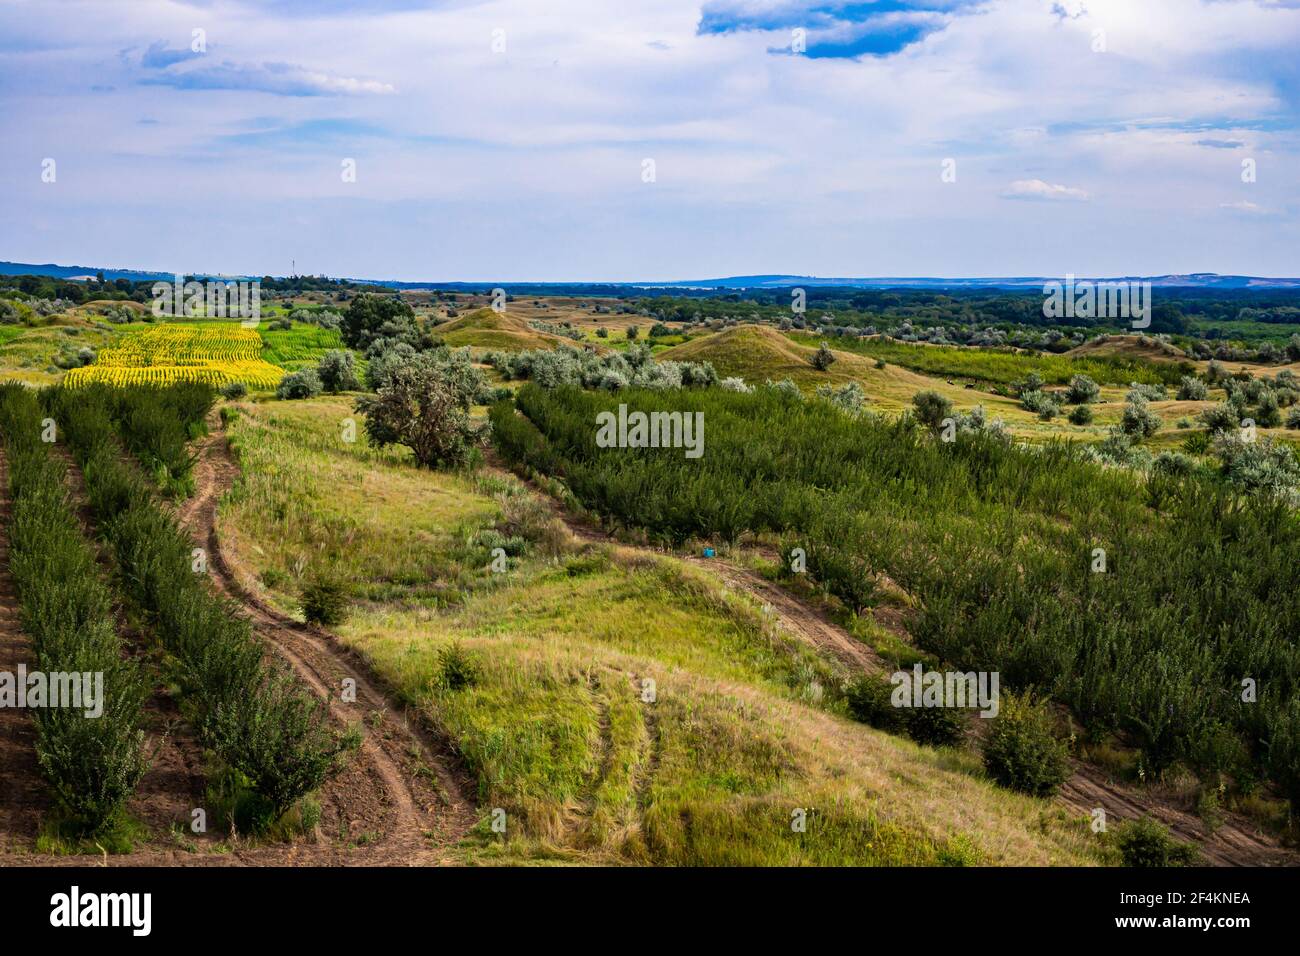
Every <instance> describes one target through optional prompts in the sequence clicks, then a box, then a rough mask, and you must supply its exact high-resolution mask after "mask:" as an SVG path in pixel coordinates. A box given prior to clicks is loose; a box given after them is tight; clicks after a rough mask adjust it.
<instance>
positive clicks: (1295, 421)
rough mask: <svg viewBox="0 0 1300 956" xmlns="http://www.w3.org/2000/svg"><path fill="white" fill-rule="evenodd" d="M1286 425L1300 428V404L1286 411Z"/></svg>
mask: <svg viewBox="0 0 1300 956" xmlns="http://www.w3.org/2000/svg"><path fill="white" fill-rule="evenodd" d="M1286 427H1287V428H1300V406H1296V407H1295V408H1292V409H1291V410H1290V411H1289V412H1287V413H1286Z"/></svg>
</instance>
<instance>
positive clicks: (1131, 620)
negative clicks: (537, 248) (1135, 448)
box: [491, 384, 1300, 805]
mask: <svg viewBox="0 0 1300 956" xmlns="http://www.w3.org/2000/svg"><path fill="white" fill-rule="evenodd" d="M517 402H518V408H519V409H520V410H521V411H522V412H523V413H524V416H520V415H518V414H516V412H515V410H514V408H512V407H511V406H510V405H509V404H508V403H500V404H498V405H495V406H493V408H492V410H491V418H492V423H493V431H494V437H495V441H496V442H497V444H498V446H499V447H500V448H501V450H502V452H503V453H504V454H505V456H506V457H507V458H508V459H511V460H513V461H516V462H526V463H527V464H528V465H530V466H532V467H533V468H535V469H537V470H538V471H541V472H545V473H547V474H551V475H559V476H561V477H563V479H564V480H565V481H566V483H567V484H568V486H569V489H570V490H571V491H572V493H573V494H574V495H575V496H576V497H577V498H578V499H579V500H580V501H581V502H582V503H583V504H584V505H585V506H587V507H589V508H591V509H593V510H596V511H598V512H600V513H602V514H605V515H612V516H615V517H617V518H618V519H619V520H622V521H624V522H626V523H628V524H631V525H636V526H639V527H643V528H646V529H648V530H649V531H650V532H651V533H652V534H654V535H657V536H659V537H660V538H662V539H664V540H666V541H668V542H669V543H674V544H680V543H681V542H683V541H685V540H687V539H689V538H691V537H707V536H718V537H721V538H724V539H735V538H736V537H737V536H739V535H740V534H742V533H745V532H775V533H777V534H779V535H780V536H781V537H782V538H783V540H784V542H785V545H786V547H787V548H790V547H795V546H798V547H802V548H804V549H805V552H806V555H807V570H808V572H809V573H810V574H811V575H813V576H814V577H816V578H818V579H820V580H821V581H822V582H823V583H824V584H825V585H826V586H827V587H828V588H829V589H830V590H831V591H833V592H834V593H835V594H837V595H838V596H839V597H840V598H841V599H842V600H843V601H844V602H845V603H846V604H848V605H849V606H851V607H853V608H859V607H863V606H867V605H870V604H872V603H873V602H874V601H875V600H876V589H875V582H876V580H877V579H878V577H879V576H880V575H887V576H888V577H889V578H890V579H891V580H892V581H894V582H896V583H898V584H899V585H901V586H902V587H903V588H905V589H907V590H908V591H909V592H911V593H912V594H914V595H916V596H917V597H918V598H920V600H921V609H920V611H919V613H918V614H917V615H916V616H915V618H914V619H913V621H912V623H911V625H910V627H911V629H912V632H913V638H914V640H915V641H916V643H917V644H918V645H919V646H920V647H922V648H924V649H926V650H928V651H930V652H932V653H934V654H936V655H938V656H939V657H940V658H941V659H943V660H946V661H949V662H951V663H952V664H954V665H957V666H959V667H960V668H961V669H962V670H985V671H991V670H997V671H1000V673H1001V675H1002V681H1003V686H1004V687H1012V688H1015V687H1029V686H1037V687H1039V688H1043V689H1044V690H1047V691H1048V692H1050V693H1051V695H1052V696H1054V697H1056V698H1057V699H1059V700H1062V701H1065V702H1066V703H1068V704H1069V705H1070V706H1071V707H1072V708H1073V709H1074V710H1075V712H1076V713H1077V714H1078V715H1079V717H1080V718H1081V719H1082V720H1083V722H1084V724H1085V727H1087V728H1088V730H1089V731H1091V732H1093V733H1098V734H1104V733H1109V732H1121V733H1123V734H1124V735H1126V736H1127V737H1128V738H1129V739H1130V740H1132V742H1133V743H1134V744H1136V745H1137V746H1139V747H1140V748H1141V749H1142V750H1143V751H1144V752H1145V755H1146V762H1147V765H1148V766H1149V767H1151V768H1152V769H1153V770H1156V771H1160V770H1163V769H1165V768H1168V767H1170V766H1171V765H1172V764H1174V763H1176V762H1181V763H1184V764H1186V765H1187V766H1189V767H1191V768H1192V769H1194V770H1196V771H1198V772H1199V773H1201V774H1202V775H1208V776H1210V777H1214V776H1217V775H1219V774H1229V775H1231V776H1233V777H1234V778H1236V780H1237V781H1238V782H1239V783H1240V784H1241V785H1242V787H1243V788H1249V787H1250V786H1252V785H1254V784H1255V783H1256V782H1257V781H1258V780H1259V779H1260V778H1261V777H1262V776H1264V775H1267V776H1269V777H1271V778H1272V779H1273V780H1274V781H1276V782H1277V783H1278V784H1279V785H1280V786H1281V787H1282V788H1283V789H1284V790H1285V791H1286V793H1287V795H1288V796H1289V797H1290V798H1291V800H1292V801H1293V803H1296V804H1298V805H1300V696H1298V693H1300V648H1298V647H1297V645H1296V642H1295V637H1294V635H1295V634H1296V633H1297V632H1300V519H1298V518H1297V515H1296V513H1295V511H1294V510H1293V509H1292V508H1290V507H1289V506H1288V505H1287V503H1286V502H1285V501H1284V500H1281V499H1279V498H1278V497H1276V496H1273V495H1269V494H1264V493H1256V494H1253V495H1242V494H1239V493H1236V492H1234V491H1233V489H1232V488H1231V487H1228V486H1225V485H1224V484H1223V483H1221V482H1215V481H1210V480H1203V479H1201V478H1199V477H1197V476H1178V475H1173V474H1170V473H1168V472H1167V471H1165V470H1158V471H1153V472H1152V473H1151V474H1149V475H1145V476H1137V475H1133V474H1131V473H1128V472H1125V471H1119V470H1115V469H1109V468H1106V467H1103V466H1101V465H1099V464H1097V463H1094V462H1091V461H1089V460H1087V456H1086V454H1085V453H1084V452H1083V451H1082V449H1081V448H1080V446H1078V445H1069V444H1064V443H1053V444H1049V445H1045V446H1041V447H1037V448H1024V447H1016V446H1010V445H1008V444H1007V443H1005V442H1003V441H999V440H997V439H996V437H994V436H991V435H986V434H983V433H980V432H970V433H960V434H959V435H958V436H957V440H956V441H954V442H941V441H937V440H935V439H934V438H933V437H932V436H931V435H930V434H929V433H928V432H926V431H925V430H924V429H922V428H919V427H917V426H916V424H915V423H914V422H913V421H910V420H909V419H908V418H907V417H905V418H903V419H901V420H887V419H883V418H876V417H873V416H870V415H868V416H864V417H862V418H858V419H852V418H849V417H847V416H844V415H842V414H839V413H838V412H837V411H836V410H835V409H833V408H831V407H830V406H829V405H828V404H827V403H824V402H798V401H794V400H792V399H787V398H786V397H784V396H783V395H781V394H780V393H779V392H778V391H777V390H774V389H758V390H756V391H755V392H753V393H752V394H742V393H736V392H730V391H725V390H721V389H707V390H689V391H688V390H682V391H672V392H663V391H658V392H647V391H638V390H626V391H623V392H620V393H619V394H618V395H617V397H614V396H610V395H608V394H602V393H599V392H584V391H581V390H579V389H576V388H565V387H562V388H557V389H553V390H545V389H541V388H537V387H536V386H534V385H532V384H529V385H525V386H524V387H523V388H522V389H521V390H520V392H519V394H518V398H517ZM620 402H622V403H627V405H628V407H629V409H631V410H633V411H637V410H639V411H647V412H649V411H666V410H677V411H684V412H695V411H700V412H703V414H704V421H705V425H706V427H705V431H704V435H705V437H704V448H705V451H704V454H703V457H701V458H698V459H687V458H686V457H685V456H684V455H683V453H682V451H681V450H680V449H659V448H599V447H597V445H596V442H595V436H596V425H595V416H596V413H597V412H599V411H609V410H613V408H614V407H615V406H616V405H617V404H618V403H620ZM1096 549H1102V551H1103V552H1104V555H1103V556H1102V557H1101V558H1100V559H1099V557H1098V552H1097V550H1096ZM1099 560H1101V561H1102V564H1101V565H1099V564H1098V561H1099ZM1099 569H1100V570H1099ZM1247 681H1248V682H1249V684H1246V683H1244V682H1247ZM1251 688H1253V693H1254V696H1253V697H1252V696H1251V695H1250V689H1251Z"/></svg>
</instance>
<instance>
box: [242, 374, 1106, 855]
mask: <svg viewBox="0 0 1300 956" xmlns="http://www.w3.org/2000/svg"><path fill="white" fill-rule="evenodd" d="M239 408H240V410H241V414H240V415H238V416H237V417H236V418H235V419H234V420H233V421H232V422H231V423H230V426H229V427H230V435H231V438H232V441H233V443H234V446H235V448H236V449H237V451H238V454H239V457H240V460H241V463H242V471H243V473H242V476H241V478H240V479H239V482H238V484H237V486H236V488H235V491H234V493H233V494H232V495H230V497H229V498H228V499H227V500H226V502H225V504H224V505H223V507H222V511H221V517H220V530H221V534H222V536H223V537H224V538H226V539H227V540H229V541H231V542H232V543H233V547H234V550H235V551H236V552H237V554H238V565H239V566H238V568H237V572H236V573H237V574H239V576H240V577H241V579H242V580H243V582H244V583H245V584H246V585H247V586H248V587H250V588H252V589H253V590H255V591H256V592H257V593H259V594H260V595H262V596H263V597H264V598H266V599H267V600H269V601H271V602H272V603H274V604H276V605H277V606H279V607H281V608H283V609H284V610H285V611H288V612H293V611H294V610H295V609H296V606H297V604H298V589H299V587H300V585H301V583H302V582H303V581H304V580H306V579H307V577H309V576H310V575H311V574H318V573H320V574H328V575H337V576H339V577H340V578H342V579H346V580H349V581H350V582H351V583H352V585H353V587H354V593H355V596H356V603H355V604H354V606H353V609H352V614H351V616H350V618H349V620H348V621H347V622H346V623H345V624H344V625H342V626H341V627H340V629H339V633H340V637H341V639H342V640H343V641H344V642H345V643H346V644H347V645H348V646H350V647H352V648H354V649H355V650H356V651H357V652H358V653H360V654H361V655H363V656H364V657H365V658H366V659H367V660H369V661H370V662H372V663H373V665H374V666H375V667H376V668H377V670H378V671H379V672H380V673H381V674H383V675H384V677H385V678H386V679H387V680H388V681H389V682H390V683H391V684H392V685H393V686H395V687H396V688H397V689H398V691H399V693H400V694H402V696H403V697H404V698H405V699H407V700H408V701H409V702H410V703H411V704H412V706H414V707H417V708H419V709H420V710H421V711H423V712H424V713H425V714H426V715H427V717H428V718H429V720H430V721H431V722H432V723H433V724H434V725H435V726H437V727H439V728H440V729H441V730H442V731H443V732H444V733H445V734H447V735H448V736H449V737H450V738H451V739H452V740H453V741H454V743H455V745H456V748H457V749H458V751H459V752H460V753H461V754H462V755H463V759H464V762H465V764H466V766H467V768H468V769H469V771H470V772H471V773H472V774H473V776H474V777H475V779H476V781H477V785H478V805H479V810H480V813H481V815H482V816H483V818H484V819H485V820H486V818H487V816H488V814H489V812H490V811H491V810H492V809H493V808H501V809H503V810H504V811H505V813H506V820H507V821H508V822H507V825H506V831H505V835H504V837H502V836H501V835H499V834H493V833H491V832H490V831H489V828H488V827H487V826H486V825H484V826H481V827H480V828H479V830H477V831H476V838H475V839H473V840H471V841H470V842H469V843H468V844H467V845H466V846H465V847H464V852H465V854H466V856H467V858H468V859H476V860H481V861H485V862H511V861H519V860H521V859H533V860H555V861H573V862H599V863H655V864H681V865H738V864H749V865H753V864H823V865H825V864H858V865H873V864H876V865H879V864H910V865H927V864H928V865H936V864H937V865H945V864H947V865H951V864H967V863H987V864H1018V865H1035V864H1039V865H1041V864H1048V863H1059V864H1071V865H1081V864H1082V865H1086V864H1089V863H1095V862H1099V861H1100V860H1101V859H1102V854H1101V851H1100V845H1099V843H1098V841H1096V840H1095V838H1093V837H1092V836H1091V834H1089V833H1088V831H1087V827H1086V825H1085V824H1084V822H1082V821H1081V820H1078V819H1070V817H1069V815H1068V814H1067V813H1066V812H1065V811H1063V810H1062V809H1061V808H1059V807H1056V806H1052V805H1051V804H1048V803H1045V802H1043V801H1039V800H1034V799H1031V798H1028V797H1023V796H1019V795H1016V794H1012V793H1009V792H1007V791H1004V790H999V789H997V788H995V787H994V786H993V785H992V784H990V783H989V782H988V781H987V780H986V779H984V778H983V775H982V773H981V771H980V769H979V766H978V761H977V760H976V759H975V758H973V757H972V756H971V755H970V754H969V753H966V752H960V751H956V750H950V749H933V748H927V747H921V746H918V745H916V744H913V743H911V742H910V741H907V740H904V739H901V738H898V737H894V736H891V735H888V734H884V733H881V732H878V731H876V730H873V729H872V728H870V727H867V726H864V725H862V724H858V723H855V722H852V721H850V720H848V719H846V718H845V717H844V716H843V715H841V714H840V713H839V712H838V711H837V710H836V709H835V708H833V707H831V706H829V705H828V703H827V695H826V694H825V689H826V688H827V687H828V686H829V683H830V682H832V681H837V680H839V679H841V677H842V673H841V672H840V670H839V669H838V667H837V665H836V664H835V663H834V662H833V661H829V660H826V659H823V658H821V657H819V656H818V655H817V654H815V653H814V652H813V651H812V650H811V649H810V648H809V647H808V646H807V645H805V644H803V643H802V642H800V641H798V640H797V639H795V638H794V637H793V636H792V635H790V634H788V633H786V632H785V631H784V630H782V629H780V628H778V627H776V626H775V625H774V624H773V622H772V620H771V619H770V617H769V616H768V615H767V614H765V613H764V610H763V608H761V607H759V606H758V605H757V604H756V603H755V602H754V601H753V600H751V599H749V598H747V597H742V596H741V595H739V594H737V593H734V592H733V591H731V590H729V589H728V588H727V587H726V586H725V584H724V582H723V581H722V580H721V579H719V578H718V577H715V576H714V573H713V572H712V571H710V570H708V569H705V568H700V567H697V566H695V565H693V564H691V563H690V562H687V561H684V560H681V559H678V558H674V557H671V556H667V555H662V554H656V553H651V552H648V551H646V550H644V549H638V548H627V547H622V546H618V545H614V544H608V543H589V542H588V543H584V542H580V541H577V540H574V539H572V538H570V537H569V536H568V534H567V532H565V531H564V529H563V528H562V527H558V526H557V525H556V523H555V522H554V517H553V512H552V511H551V508H550V506H549V505H547V504H546V503H543V502H541V501H539V500H538V499H536V498H535V497H534V496H533V494H532V493H530V492H528V491H527V490H525V489H524V488H523V487H522V486H521V485H520V484H519V483H518V482H517V481H515V480H514V479H513V478H512V477H510V476H508V475H506V474H504V473H502V472H495V471H487V472H483V473H480V474H479V475H477V476H473V475H469V474H461V473H450V472H448V473H443V472H429V471H425V470H420V469H416V468H414V467H413V466H412V465H411V463H410V460H409V455H408V454H407V453H406V452H405V451H404V450H399V449H388V450H384V451H378V450H376V449H373V448H371V447H369V446H368V445H367V444H366V443H365V442H364V441H358V442H355V443H352V444H345V443H340V442H339V441H338V440H337V438H336V431H337V422H338V419H339V417H340V416H341V415H346V414H348V413H349V410H350V408H351V406H350V404H349V403H348V400H347V399H344V398H321V399H317V400H312V401H304V402H294V403H275V404H253V403H244V404H241V405H240V406H239ZM497 545H503V546H504V547H507V548H509V550H510V553H511V555H512V557H511V559H510V562H509V569H508V571H506V572H505V573H493V572H492V571H491V570H490V568H489V567H488V565H489V562H490V554H489V548H490V547H493V546H497ZM308 555H310V559H309V560H305V559H304V558H305V556H308ZM449 662H455V664H456V672H457V673H461V674H468V675H470V676H468V677H465V678H464V679H463V680H462V681H461V682H458V683H450V684H449V682H448V680H447V678H446V675H447V674H448V672H449V668H450V667H451V663H449ZM647 681H650V682H652V683H649V684H647ZM647 687H650V688H653V693H652V695H651V696H650V697H649V698H648V699H647V697H646V693H647ZM800 809H803V810H806V811H807V820H808V824H807V829H806V832H797V831H796V830H795V829H794V828H792V826H791V820H792V818H793V816H794V815H795V814H796V811H798V810H800Z"/></svg>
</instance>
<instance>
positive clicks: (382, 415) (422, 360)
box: [356, 352, 483, 468]
mask: <svg viewBox="0 0 1300 956" xmlns="http://www.w3.org/2000/svg"><path fill="white" fill-rule="evenodd" d="M482 387H483V376H482V374H481V373H480V372H479V371H478V370H477V369H476V368H474V366H473V365H471V364H470V361H469V356H468V355H466V354H465V353H464V352H455V353H451V354H450V355H446V356H440V355H433V354H427V353H425V354H420V355H416V356H414V357H413V358H411V359H410V360H408V361H407V362H404V363H402V364H400V365H397V366H396V367H394V368H393V369H392V370H391V372H390V373H389V376H388V382H387V384H386V385H384V386H383V387H382V388H380V389H379V392H378V394H377V395H374V396H369V395H367V396H363V397H362V398H359V399H358V400H357V403H356V408H357V411H359V412H361V413H362V414H363V415H365V416H366V435H367V436H368V437H369V439H370V442H371V444H373V445H376V446H378V447H380V448H382V447H384V446H386V445H405V446H407V447H408V448H410V449H411V451H412V452H413V453H414V455H415V460H416V463H417V464H420V465H422V466H424V467H425V468H439V467H449V466H455V465H461V464H464V463H465V462H466V461H468V460H469V455H470V449H471V447H472V446H473V443H474V442H475V441H476V440H477V439H478V436H479V430H478V428H477V427H475V425H474V424H473V422H471V421H470V417H469V408H470V405H471V403H472V402H473V401H474V398H475V396H476V395H478V393H479V391H480V389H481V388H482Z"/></svg>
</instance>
